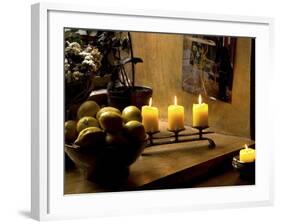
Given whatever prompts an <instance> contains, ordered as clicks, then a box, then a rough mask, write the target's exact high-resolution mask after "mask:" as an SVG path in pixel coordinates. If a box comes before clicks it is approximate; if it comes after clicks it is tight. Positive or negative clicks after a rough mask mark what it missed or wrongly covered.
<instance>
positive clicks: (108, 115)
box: [99, 111, 123, 133]
mask: <svg viewBox="0 0 281 224" xmlns="http://www.w3.org/2000/svg"><path fill="white" fill-rule="evenodd" d="M99 123H100V126H101V127H102V129H104V130H105V131H107V132H109V133H117V132H120V131H121V130H122V128H123V119H122V117H121V115H120V114H118V113H116V112H112V111H106V112H103V113H102V114H101V115H100V118H99Z"/></svg>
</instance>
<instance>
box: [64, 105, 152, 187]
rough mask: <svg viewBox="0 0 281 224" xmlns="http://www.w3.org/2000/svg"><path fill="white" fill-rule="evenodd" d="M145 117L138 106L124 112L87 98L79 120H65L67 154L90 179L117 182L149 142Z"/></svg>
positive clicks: (129, 107)
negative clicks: (144, 121) (101, 106)
mask: <svg viewBox="0 0 281 224" xmlns="http://www.w3.org/2000/svg"><path fill="white" fill-rule="evenodd" d="M141 120H142V117H141V112H140V110H139V109H138V108H137V107H135V106H128V107H126V108H125V109H124V110H123V111H120V110H118V109H117V108H114V107H109V106H108V107H103V108H100V107H99V105H98V104H97V103H96V102H95V101H86V102H84V103H83V104H81V106H80V107H79V109H78V111H77V120H69V121H66V122H65V128H64V130H65V153H66V154H67V155H68V157H69V158H70V159H71V160H72V161H73V162H74V164H75V165H76V166H77V167H78V168H79V169H80V170H81V171H82V172H83V174H84V177H85V178H86V179H93V180H99V181H111V182H112V181H113V182H114V181H117V179H118V178H123V177H126V176H127V175H128V173H129V167H130V165H131V164H133V163H134V162H135V161H136V160H137V159H138V157H139V156H140V155H141V153H142V152H143V150H144V148H145V146H146V144H147V135H146V133H145V129H144V126H143V124H142V123H141Z"/></svg>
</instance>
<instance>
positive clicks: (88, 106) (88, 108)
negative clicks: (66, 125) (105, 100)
mask: <svg viewBox="0 0 281 224" xmlns="http://www.w3.org/2000/svg"><path fill="white" fill-rule="evenodd" d="M99 109H100V106H99V105H98V104H97V103H96V102H95V101H93V100H88V101H85V102H84V103H82V104H81V105H80V107H79V108H78V111H77V117H78V119H81V118H82V117H86V116H91V117H95V116H96V114H97V112H98V111H99Z"/></svg>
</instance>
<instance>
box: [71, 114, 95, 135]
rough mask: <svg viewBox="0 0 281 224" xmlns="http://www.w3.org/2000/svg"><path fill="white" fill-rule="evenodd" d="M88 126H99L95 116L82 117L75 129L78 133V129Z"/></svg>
mask: <svg viewBox="0 0 281 224" xmlns="http://www.w3.org/2000/svg"><path fill="white" fill-rule="evenodd" d="M88 127H99V122H98V121H97V119H96V118H93V117H88V116H87V117H82V118H81V119H80V120H79V121H78V123H77V127H76V130H77V131H78V133H79V132H80V131H82V130H84V129H85V128H88Z"/></svg>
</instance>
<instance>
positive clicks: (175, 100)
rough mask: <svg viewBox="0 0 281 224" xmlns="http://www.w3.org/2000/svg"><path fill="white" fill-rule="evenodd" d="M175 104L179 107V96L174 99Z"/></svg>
mask: <svg viewBox="0 0 281 224" xmlns="http://www.w3.org/2000/svg"><path fill="white" fill-rule="evenodd" d="M174 103H175V105H178V100H177V96H175V98H174Z"/></svg>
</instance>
